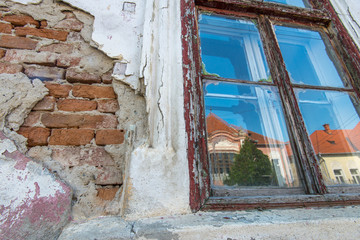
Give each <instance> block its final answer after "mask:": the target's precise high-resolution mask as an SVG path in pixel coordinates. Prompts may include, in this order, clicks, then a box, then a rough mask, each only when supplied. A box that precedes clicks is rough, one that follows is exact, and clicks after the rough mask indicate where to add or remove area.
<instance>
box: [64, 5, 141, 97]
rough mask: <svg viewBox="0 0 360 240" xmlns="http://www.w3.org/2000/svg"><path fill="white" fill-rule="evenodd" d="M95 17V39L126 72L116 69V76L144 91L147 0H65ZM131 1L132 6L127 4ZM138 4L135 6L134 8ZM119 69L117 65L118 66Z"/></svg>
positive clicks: (93, 38)
mask: <svg viewBox="0 0 360 240" xmlns="http://www.w3.org/2000/svg"><path fill="white" fill-rule="evenodd" d="M62 1H63V2H66V3H68V4H70V5H72V6H74V7H76V8H79V9H82V10H84V11H86V12H88V13H90V14H91V15H93V16H94V18H95V21H94V27H93V33H92V40H93V41H94V42H95V43H96V45H97V47H98V48H99V49H100V50H102V51H103V52H104V53H105V54H107V55H108V56H109V57H111V58H113V59H117V60H118V63H119V64H123V65H124V67H125V69H124V70H123V71H114V74H113V76H114V77H115V78H117V79H118V80H121V81H123V82H125V83H127V84H128V85H130V86H131V87H132V88H133V89H135V90H140V88H141V83H140V81H139V77H140V68H139V66H140V62H141V51H140V50H141V45H142V32H143V23H144V14H145V3H144V2H145V1H142V0H132V1H118V0H105V1H102V2H101V4H99V1H96V0H90V1H82V0H62ZM128 4H131V5H130V6H131V7H127V6H128ZM133 7H134V8H133ZM115 69H117V68H115Z"/></svg>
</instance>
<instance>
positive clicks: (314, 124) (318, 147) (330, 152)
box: [295, 89, 360, 185]
mask: <svg viewBox="0 0 360 240" xmlns="http://www.w3.org/2000/svg"><path fill="white" fill-rule="evenodd" d="M295 93H296V95H297V98H298V102H299V105H300V111H301V113H302V116H303V118H304V121H305V126H306V129H307V131H308V133H309V135H310V140H311V143H312V145H313V148H314V151H315V153H316V155H317V157H318V159H319V161H320V167H321V171H322V174H323V177H324V179H325V182H326V184H328V185H333V184H355V183H356V181H355V180H354V178H353V177H354V174H352V172H351V169H360V123H359V122H360V118H359V110H360V107H359V102H358V100H357V99H356V98H355V96H354V95H353V94H349V93H345V92H336V91H320V90H304V89H296V91H295Z"/></svg>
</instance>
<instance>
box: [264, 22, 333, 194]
mask: <svg viewBox="0 0 360 240" xmlns="http://www.w3.org/2000/svg"><path fill="white" fill-rule="evenodd" d="M258 21H259V24H258V25H259V26H258V27H259V32H260V35H261V38H262V41H263V46H264V50H265V55H266V57H267V59H268V64H269V68H270V72H271V75H272V78H273V81H274V83H275V84H276V85H277V86H278V88H279V94H280V98H281V100H282V104H283V108H284V115H285V118H286V121H287V125H288V129H289V135H290V139H291V143H292V144H291V145H292V147H293V153H294V156H296V158H297V159H298V160H299V164H300V166H301V167H300V171H302V175H303V178H304V180H305V183H304V185H305V188H306V192H308V193H312V194H315V193H320V194H323V193H326V192H327V189H326V186H325V184H324V182H323V178H322V177H321V172H320V168H319V166H318V163H317V160H316V157H315V154H314V152H313V149H312V145H311V142H310V139H309V137H308V136H307V134H306V129H305V124H304V122H303V119H302V117H301V113H300V109H299V107H298V104H297V101H296V98H295V94H294V91H293V89H292V87H291V83H290V78H289V75H288V73H287V71H286V67H285V63H284V61H283V58H282V55H281V52H280V47H279V45H278V44H277V40H276V36H275V33H274V30H273V27H272V24H271V22H270V20H269V19H268V18H267V17H265V16H263V15H260V16H259V20H258Z"/></svg>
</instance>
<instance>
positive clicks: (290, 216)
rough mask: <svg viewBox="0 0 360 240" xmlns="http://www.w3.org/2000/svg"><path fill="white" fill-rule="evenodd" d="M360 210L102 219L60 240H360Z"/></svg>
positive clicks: (78, 227) (70, 230)
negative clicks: (135, 219) (357, 239)
mask: <svg viewBox="0 0 360 240" xmlns="http://www.w3.org/2000/svg"><path fill="white" fill-rule="evenodd" d="M359 216H360V206H349V207H330V208H297V209H274V210H265V211H257V210H251V211H235V212H198V213H196V214H186V215H171V216H163V217H154V218H146V219H142V220H138V221H126V220H124V219H122V218H120V217H116V216H111V217H101V218H96V219H92V220H90V221H87V222H83V223H76V222H73V223H71V224H69V225H68V226H67V227H66V228H65V229H64V231H63V232H62V234H61V235H60V237H59V240H70V239H77V240H83V239H84V240H85V239H89V236H91V237H92V238H98V239H103V240H110V239H114V238H116V239H229V238H232V239H246V240H248V239H327V240H331V239H340V238H341V239H356V238H359V237H360V231H359V230H358V225H359V223H360V217H359Z"/></svg>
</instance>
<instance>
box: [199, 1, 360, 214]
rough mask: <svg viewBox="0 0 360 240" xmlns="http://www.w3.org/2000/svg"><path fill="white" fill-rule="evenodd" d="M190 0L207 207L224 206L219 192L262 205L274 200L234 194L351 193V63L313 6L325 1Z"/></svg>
mask: <svg viewBox="0 0 360 240" xmlns="http://www.w3.org/2000/svg"><path fill="white" fill-rule="evenodd" d="M195 2H196V3H197V5H198V16H197V18H198V31H199V37H200V41H199V43H200V46H199V48H200V52H201V54H200V59H201V83H202V84H201V85H202V90H203V104H204V106H203V108H204V116H205V117H204V118H205V121H206V127H205V128H206V139H207V145H206V147H207V153H208V159H209V168H208V170H209V178H210V185H211V196H212V197H211V198H210V200H209V201H208V202H207V203H208V205H207V207H209V208H226V207H221V206H222V205H221V204H226V203H229V201H230V200H229V199H225V198H223V197H227V196H232V197H240V198H235V200H234V198H233V199H232V200H231V201H230V202H232V204H233V203H234V201H236V203H237V204H238V206H239V204H240V205H241V204H242V206H245V205H246V206H248V205H249V204H250V205H251V203H255V205H256V204H258V203H259V202H261V204H265V205H266V204H267V205H269V206H271V205H277V204H279V202H278V201H279V200H276V199H279V198H267V199H266V200H264V199H261V198H258V199H260V200H254V198H252V200H249V199H246V200H244V198H242V197H247V196H270V195H272V196H275V195H276V196H279V195H282V196H285V195H288V196H289V198H288V199H286V198H285V199H282V201H284V202H287V203H289V205H291V204H293V205H299V202H300V200H299V199H300V198H301V199H302V200H301V201H304V198H303V196H304V194H309V195H308V196H311V195H317V194H325V195H326V194H327V193H329V192H330V193H341V192H342V193H344V192H354V191H355V192H359V189H358V188H356V187H355V186H356V184H359V182H360V181H359V180H360V179H359V178H360V176H359V172H358V170H357V169H359V168H360V155H359V150H360V141H359V140H357V139H358V138H359V136H360V132H359V131H360V117H359V110H360V108H359V107H360V106H359V104H360V102H359V98H358V94H357V89H358V88H357V87H356V84H355V83H356V82H357V81H358V79H359V69H358V66H357V65H356V63H354V62H352V61H353V60H350V59H348V58H346V56H345V55H346V54H344V53H346V51H349V48H348V49H345V50H343V49H342V47H344V46H341V42H340V41H339V40H336V39H334V33H333V32H334V31H335V30H334V29H336V26H333V25H332V24H333V23H332V19H331V17H330V16H329V15H328V12H327V11H325V10H324V9H320V10H321V11H320V10H319V9H316V7H318V8H319V6H320V5H321V3H324V2H327V1H323V0H321V1H317V0H309V1H301V0H293V1H291V0H288V1H282V0H268V1H263V2H259V1H249V0H246V1H245V0H244V1H225V0H213V1H204V0H198V1H195ZM255 2H256V4H255ZM266 2H269V3H266ZM270 2H271V3H270ZM337 31H338V30H337ZM350 45H351V44H350ZM351 46H352V45H351ZM357 54H358V53H357ZM354 86H355V87H354ZM205 171H206V169H205ZM340 187H341V188H340ZM290 196H302V197H300V198H298V199H297V198H293V197H290ZM236 199H238V200H239V199H243V200H240V201H238V200H236ZM322 200H324V199H322ZM328 200H329V198H327V200H326V201H328ZM330 200H331V199H330ZM305 201H306V200H305ZM311 201H312V200H311ZM219 204H220V205H219ZM261 204H260V205H261ZM258 205H259V204H258ZM219 206H220V207H219ZM233 206H234V205H232V207H233Z"/></svg>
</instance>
